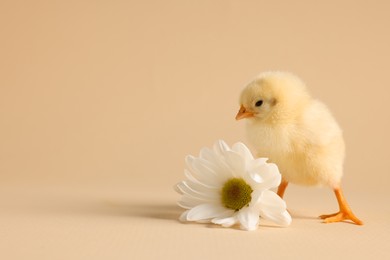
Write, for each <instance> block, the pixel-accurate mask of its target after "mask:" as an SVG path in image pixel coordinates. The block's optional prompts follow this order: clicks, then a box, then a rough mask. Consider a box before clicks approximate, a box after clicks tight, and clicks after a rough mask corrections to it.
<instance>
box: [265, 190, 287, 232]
mask: <svg viewBox="0 0 390 260" xmlns="http://www.w3.org/2000/svg"><path fill="white" fill-rule="evenodd" d="M259 204H260V208H261V210H260V216H261V217H263V218H265V219H268V220H271V221H273V222H274V223H276V224H278V225H281V226H288V225H290V223H291V216H290V214H289V213H288V212H287V210H286V203H285V202H284V200H282V199H281V198H280V197H279V196H278V195H277V194H276V193H275V192H272V191H269V190H266V191H264V192H263V193H262V196H261V197H260V200H259Z"/></svg>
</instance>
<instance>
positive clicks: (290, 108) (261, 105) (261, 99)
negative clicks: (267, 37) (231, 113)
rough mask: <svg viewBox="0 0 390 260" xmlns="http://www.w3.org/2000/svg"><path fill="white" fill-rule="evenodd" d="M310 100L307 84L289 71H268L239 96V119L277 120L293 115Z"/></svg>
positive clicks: (237, 116)
mask: <svg viewBox="0 0 390 260" xmlns="http://www.w3.org/2000/svg"><path fill="white" fill-rule="evenodd" d="M308 99H309V95H308V94H307V92H306V88H305V85H304V83H303V82H302V81H301V80H300V79H299V78H298V77H296V76H294V75H293V74H291V73H287V72H265V73H262V74H260V75H259V76H258V77H256V78H255V79H254V80H253V81H252V82H251V83H249V84H248V85H247V86H246V87H245V88H244V90H243V91H242V92H241V96H240V100H239V102H240V106H241V107H240V110H239V111H238V113H237V115H236V119H237V120H240V119H243V118H248V119H250V120H256V121H267V120H271V121H275V120H280V119H285V118H291V116H292V115H293V114H294V113H296V112H297V110H299V107H300V106H302V105H303V104H304V103H305V102H307V100H308Z"/></svg>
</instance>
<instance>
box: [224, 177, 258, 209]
mask: <svg viewBox="0 0 390 260" xmlns="http://www.w3.org/2000/svg"><path fill="white" fill-rule="evenodd" d="M252 191H253V190H252V188H251V186H249V185H248V184H247V183H246V182H245V181H244V180H243V179H241V178H232V179H229V180H228V181H227V182H225V184H224V185H223V188H222V204H223V205H224V206H225V207H226V208H229V209H234V210H235V211H238V210H240V209H242V208H243V207H245V206H246V205H248V204H249V202H250V201H251V199H252V196H251V193H252Z"/></svg>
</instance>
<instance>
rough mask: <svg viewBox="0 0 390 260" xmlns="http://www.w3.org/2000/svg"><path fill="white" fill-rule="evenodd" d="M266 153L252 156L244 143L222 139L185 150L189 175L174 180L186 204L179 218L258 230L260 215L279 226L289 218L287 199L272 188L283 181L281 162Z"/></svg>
mask: <svg viewBox="0 0 390 260" xmlns="http://www.w3.org/2000/svg"><path fill="white" fill-rule="evenodd" d="M266 161H267V159H266V158H258V159H254V158H253V156H252V154H251V152H250V151H249V149H248V148H247V147H246V146H245V145H244V144H243V143H236V144H234V145H233V146H232V148H231V149H230V147H229V146H228V145H227V144H226V143H225V142H224V141H218V142H216V143H215V145H214V147H213V149H210V148H203V149H202V150H201V151H200V155H199V157H194V156H191V155H189V156H187V157H186V165H187V169H186V170H185V176H186V180H184V181H182V182H180V183H178V184H177V185H176V190H177V191H178V192H179V193H181V194H182V197H181V199H180V201H179V202H178V204H179V205H180V206H181V207H183V208H185V209H187V210H186V211H185V212H184V213H183V214H182V215H181V216H180V220H181V221H196V222H201V223H210V222H211V223H214V224H220V225H222V226H224V227H230V226H233V225H234V224H238V223H239V224H240V225H241V228H242V229H245V230H254V229H256V228H257V226H258V225H259V221H260V218H259V216H260V217H262V218H264V219H268V220H271V221H273V222H274V223H276V224H278V225H281V226H288V225H289V224H290V223H291V216H290V215H289V213H288V212H287V210H286V203H285V202H284V201H283V200H282V199H281V198H280V197H279V196H278V195H277V194H276V193H275V192H273V191H270V189H271V188H274V187H277V186H278V185H279V184H280V181H281V175H280V173H279V170H278V167H277V166H276V165H275V164H273V163H267V162H266Z"/></svg>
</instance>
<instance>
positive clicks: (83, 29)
mask: <svg viewBox="0 0 390 260" xmlns="http://www.w3.org/2000/svg"><path fill="white" fill-rule="evenodd" d="M137 2H138V3H136V1H116V0H114V1H57V2H56V1H0V35H1V41H0V258H1V259H168V258H170V259H171V258H178V259H179V258H180V259H183V258H186V259H217V258H221V259H222V258H223V259H237V258H239V259H241V258H242V259H259V258H260V259H280V258H282V257H283V256H286V257H289V256H291V259H313V258H314V257H316V258H318V259H321V258H323V259H329V258H331V257H340V256H345V257H346V259H351V258H352V257H354V258H355V259H367V258H372V259H388V258H390V250H389V247H388V241H389V239H390V235H389V234H390V226H389V223H388V220H389V219H390V206H389V203H388V198H389V195H390V192H389V190H388V189H387V183H388V182H389V180H390V177H389V176H390V175H389V167H388V158H387V157H388V154H389V153H388V147H389V146H390V138H389V137H388V133H389V131H390V124H389V118H390V115H389V111H390V105H389V103H390V102H389V93H390V91H389V85H390V79H389V74H388V72H389V68H390V50H389V46H390V35H389V33H388V30H389V26H390V19H389V16H388V13H389V10H390V4H389V2H388V1H375V3H368V1H331V2H332V3H330V2H329V1H323V3H318V2H314V1H294V2H296V3H293V1H289V3H286V2H287V1H284V2H285V3H283V2H279V1H256V2H255V1H251V2H249V1H248V2H246V1H137ZM269 69H282V70H289V71H292V72H294V73H296V74H297V75H299V76H300V77H301V78H303V79H304V80H305V81H306V83H307V84H308V87H309V89H310V91H311V93H312V94H313V95H314V96H316V97H318V98H319V99H321V100H323V101H324V102H325V103H327V104H328V105H329V107H330V108H331V110H332V111H333V113H334V115H335V116H336V118H337V119H338V121H339V123H340V125H341V126H342V127H343V129H344V133H345V139H346V144H347V159H346V164H345V178H344V187H345V193H346V196H347V198H348V199H349V201H350V203H351V206H352V208H353V209H354V211H355V212H356V214H357V215H358V216H359V217H361V218H362V219H363V220H364V221H365V222H366V225H365V226H363V227H358V226H355V225H351V224H346V223H338V224H331V225H324V224H321V223H320V221H319V220H318V219H315V217H316V216H317V215H319V214H323V213H330V212H332V211H334V210H336V208H337V205H336V201H335V199H334V197H333V194H332V193H331V192H330V191H329V190H327V189H314V188H302V187H297V186H292V187H291V188H289V189H288V190H287V195H286V200H287V203H288V206H289V208H290V211H291V213H292V215H293V224H292V225H291V227H289V228H285V229H281V228H275V227H269V226H262V227H261V228H260V229H259V230H257V231H255V232H243V231H239V230H234V229H221V228H213V227H212V226H208V225H200V224H189V225H184V224H180V223H179V222H177V220H176V219H177V217H178V215H179V214H180V212H181V210H180V209H179V208H178V207H176V206H175V201H176V200H177V199H178V195H176V194H175V193H174V192H173V191H172V185H173V184H175V183H176V182H178V181H180V180H181V179H182V178H183V168H184V163H183V159H184V156H185V155H186V154H189V153H190V154H196V153H197V152H198V151H199V149H200V148H201V147H202V146H210V145H212V143H213V142H214V141H215V140H216V139H219V138H222V139H224V140H226V141H227V142H228V143H229V144H232V143H233V142H236V141H239V140H241V141H245V139H244V134H243V133H244V124H243V122H236V121H235V120H234V116H235V113H236V111H237V109H238V104H237V99H238V95H239V93H240V91H241V89H242V87H243V86H244V85H245V84H246V83H247V82H248V81H250V80H251V79H252V78H253V77H254V76H255V75H256V74H257V73H259V72H260V71H263V70H269Z"/></svg>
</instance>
